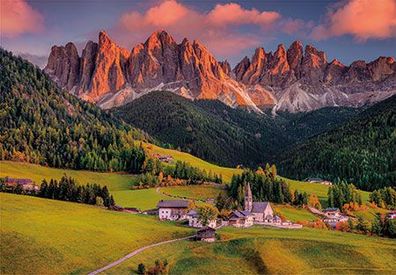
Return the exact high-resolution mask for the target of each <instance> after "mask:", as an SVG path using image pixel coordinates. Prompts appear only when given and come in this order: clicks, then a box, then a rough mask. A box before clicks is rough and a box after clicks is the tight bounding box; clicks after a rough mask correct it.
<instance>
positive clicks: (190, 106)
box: [114, 91, 359, 167]
mask: <svg viewBox="0 0 396 275" xmlns="http://www.w3.org/2000/svg"><path fill="white" fill-rule="evenodd" d="M358 112H359V110H358V109H351V108H324V109H321V110H316V111H313V112H309V113H302V114H290V113H280V114H279V115H278V116H276V117H275V118H274V117H272V116H271V114H266V115H258V114H256V113H249V112H246V111H245V110H242V109H240V108H235V109H234V108H231V107H229V106H227V105H225V104H223V103H222V102H220V101H217V100H195V101H191V100H188V99H186V98H184V97H181V96H178V95H175V94H173V93H171V92H166V91H158V92H152V93H150V94H147V95H145V96H142V97H141V98H139V99H137V100H135V101H133V102H131V103H129V104H127V105H125V106H122V107H119V108H117V109H114V113H115V114H116V115H118V116H119V117H121V118H122V119H124V120H125V121H126V122H128V123H130V124H132V125H133V126H135V127H138V128H140V129H143V130H144V131H146V132H148V133H149V134H150V135H152V136H153V137H155V138H156V139H158V140H159V141H161V142H163V143H165V144H168V145H169V146H172V147H174V148H178V147H179V148H180V149H182V150H183V151H187V152H191V153H192V154H194V155H196V156H198V157H201V158H204V159H206V160H209V161H212V162H216V163H218V164H222V165H228V166H235V165H238V164H243V165H245V166H246V165H247V166H252V167H255V166H256V165H257V164H260V163H266V162H271V161H273V160H274V159H275V158H276V156H277V155H278V154H281V153H282V151H283V150H285V149H286V148H287V147H288V146H292V145H293V144H294V143H295V142H297V141H300V140H304V139H306V138H308V137H310V136H312V135H316V134H318V133H321V132H323V131H326V130H328V129H332V128H333V127H335V126H337V125H339V124H341V123H343V122H345V121H347V120H348V119H350V118H351V117H353V116H354V115H356V114H357V113H358Z"/></svg>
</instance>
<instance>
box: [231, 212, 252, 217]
mask: <svg viewBox="0 0 396 275" xmlns="http://www.w3.org/2000/svg"><path fill="white" fill-rule="evenodd" d="M250 215H251V214H250V212H249V211H239V210H234V211H233V212H232V218H245V217H247V216H250Z"/></svg>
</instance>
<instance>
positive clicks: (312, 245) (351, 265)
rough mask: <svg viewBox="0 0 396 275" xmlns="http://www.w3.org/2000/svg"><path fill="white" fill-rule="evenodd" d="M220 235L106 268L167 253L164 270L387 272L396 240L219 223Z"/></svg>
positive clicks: (129, 266)
mask: <svg viewBox="0 0 396 275" xmlns="http://www.w3.org/2000/svg"><path fill="white" fill-rule="evenodd" d="M219 233H220V235H221V238H222V239H224V240H222V241H219V242H216V243H213V244H208V243H201V242H191V241H183V242H179V243H173V244H168V245H164V246H160V247H157V248H154V249H150V250H147V251H144V252H143V253H141V254H138V255H136V256H135V257H134V258H131V259H130V260H128V261H127V262H124V263H123V264H121V265H119V266H116V267H115V268H114V269H111V270H109V271H108V272H107V274H130V273H131V272H134V271H136V269H137V265H138V264H139V263H144V264H145V265H146V266H147V267H150V266H153V265H154V261H155V260H156V259H162V260H164V259H167V260H168V262H169V266H170V274H213V273H214V272H215V273H216V274H258V273H261V274H263V273H266V274H267V273H268V274H307V273H309V274H328V273H336V272H338V273H341V274H356V273H357V274H367V273H370V274H372V273H374V274H376V273H377V274H378V273H380V274H384V273H385V274H391V273H392V272H393V270H394V263H395V261H396V241H395V240H391V239H385V238H377V237H368V236H363V235H357V234H350V233H340V232H335V231H328V230H317V229H316V230H315V229H302V230H281V229H269V228H260V227H253V228H249V229H236V228H228V227H227V228H223V229H221V230H220V231H219Z"/></svg>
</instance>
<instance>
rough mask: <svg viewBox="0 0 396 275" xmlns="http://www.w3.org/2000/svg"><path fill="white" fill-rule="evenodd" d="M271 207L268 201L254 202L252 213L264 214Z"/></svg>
mask: <svg viewBox="0 0 396 275" xmlns="http://www.w3.org/2000/svg"><path fill="white" fill-rule="evenodd" d="M268 205H269V202H268V201H265V202H253V208H252V213H263V212H264V210H265V209H266V208H267V206H268Z"/></svg>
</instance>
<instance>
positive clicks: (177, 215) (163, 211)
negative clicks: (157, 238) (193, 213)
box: [157, 200, 190, 221]
mask: <svg viewBox="0 0 396 275" xmlns="http://www.w3.org/2000/svg"><path fill="white" fill-rule="evenodd" d="M189 205H190V202H189V201H187V200H161V201H159V202H158V204H157V207H158V216H159V219H160V220H171V221H176V220H185V219H187V212H188V208H189Z"/></svg>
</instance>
